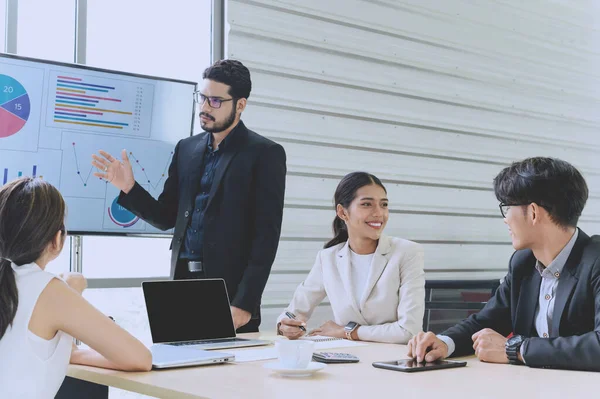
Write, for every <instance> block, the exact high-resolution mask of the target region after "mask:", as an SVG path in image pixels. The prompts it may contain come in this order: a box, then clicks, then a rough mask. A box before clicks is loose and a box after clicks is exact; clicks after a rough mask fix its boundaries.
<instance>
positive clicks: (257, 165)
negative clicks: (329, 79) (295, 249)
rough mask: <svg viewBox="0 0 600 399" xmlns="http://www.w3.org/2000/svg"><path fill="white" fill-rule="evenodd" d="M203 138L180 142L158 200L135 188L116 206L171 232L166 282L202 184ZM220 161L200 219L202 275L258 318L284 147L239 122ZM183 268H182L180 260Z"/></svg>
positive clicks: (275, 238) (275, 233)
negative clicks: (214, 280)
mask: <svg viewBox="0 0 600 399" xmlns="http://www.w3.org/2000/svg"><path fill="white" fill-rule="evenodd" d="M208 134H209V133H201V134H198V135H196V136H192V137H189V138H186V139H184V140H181V141H180V142H179V143H177V146H176V147H175V151H174V154H173V160H172V162H171V165H170V167H169V176H168V178H167V180H166V182H165V186H164V189H163V192H162V193H161V194H160V196H159V197H158V200H155V199H154V198H153V197H152V196H151V195H150V194H149V193H148V192H147V191H146V190H145V189H144V188H143V187H141V186H140V185H139V184H138V183H137V182H136V183H135V186H134V187H133V189H132V190H131V191H130V192H129V193H128V194H125V193H123V192H121V194H120V196H119V200H118V202H119V204H120V205H122V206H123V207H125V208H127V209H128V210H130V211H131V212H133V213H134V214H135V215H137V216H139V217H140V218H142V219H143V220H145V221H146V222H148V223H150V224H151V225H153V226H155V227H157V228H159V229H161V230H167V229H171V228H173V227H175V231H174V233H173V239H172V242H171V250H172V254H171V277H172V278H178V276H183V275H186V274H187V270H176V266H177V260H178V258H179V253H180V251H181V247H182V243H183V241H184V238H185V231H186V229H187V227H188V224H189V220H190V219H191V215H192V212H193V211H194V200H195V198H196V195H197V193H198V189H199V186H200V178H201V176H200V174H201V173H202V171H201V165H202V160H203V157H204V154H205V150H206V146H207V144H208ZM230 134H231V135H232V136H231V139H230V141H229V142H228V146H227V150H226V151H225V152H224V153H223V155H222V156H221V159H220V160H219V164H218V165H217V171H216V174H215V178H214V182H213V185H212V188H211V191H210V196H209V199H208V204H207V208H206V213H205V216H204V259H203V261H204V269H205V274H206V277H207V278H223V279H225V282H226V285H227V291H228V293H229V298H230V299H231V304H232V305H233V306H236V307H239V308H240V309H244V310H246V311H248V312H250V313H252V316H253V319H256V318H258V317H260V316H259V315H260V301H261V296H262V293H263V290H264V288H265V284H266V283H267V279H268V277H269V273H270V271H271V266H272V264H273V261H274V259H275V254H276V252H277V246H278V244H279V236H280V233H281V220H282V217H283V197H284V191H285V175H286V155H285V150H284V149H283V147H282V146H281V145H279V144H277V143H275V142H273V141H271V140H269V139H266V138H264V137H262V136H260V135H258V134H256V133H254V132H253V131H251V130H248V129H247V128H246V127H245V126H244V124H243V123H242V122H241V121H240V122H239V124H238V126H236V128H235V129H234V130H233V131H232V132H231V133H230ZM180 265H182V266H185V265H183V262H180Z"/></svg>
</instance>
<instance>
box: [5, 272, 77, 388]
mask: <svg viewBox="0 0 600 399" xmlns="http://www.w3.org/2000/svg"><path fill="white" fill-rule="evenodd" d="M12 267H13V270H14V273H15V278H16V282H17V290H18V292H19V306H18V307H17V314H16V316H15V319H14V321H13V324H12V327H8V329H7V330H6V333H5V334H4V336H3V337H2V338H0V398H11V399H12V398H15V399H16V398H23V399H25V398H36V399H38V398H42V399H43V398H48V399H51V398H54V397H55V396H56V393H57V392H58V390H59V388H60V386H61V384H62V382H63V380H64V378H65V375H66V374H67V367H68V365H69V359H70V358H71V348H72V344H73V338H71V336H69V335H68V334H66V333H64V332H62V331H59V332H58V333H57V334H56V335H55V336H54V338H52V339H51V340H49V341H48V340H45V339H43V338H40V337H38V336H37V335H35V334H33V333H32V332H31V331H29V319H30V318H31V314H32V313H33V309H34V308H35V305H36V303H37V300H38V298H39V296H40V294H41V293H42V291H43V290H44V289H45V288H46V286H47V285H48V283H49V282H50V281H51V280H52V279H53V278H54V277H56V276H54V275H53V274H51V273H48V272H45V271H43V270H42V269H40V267H39V266H38V265H36V264H35V263H31V264H28V265H23V266H16V265H14V264H13V265H12Z"/></svg>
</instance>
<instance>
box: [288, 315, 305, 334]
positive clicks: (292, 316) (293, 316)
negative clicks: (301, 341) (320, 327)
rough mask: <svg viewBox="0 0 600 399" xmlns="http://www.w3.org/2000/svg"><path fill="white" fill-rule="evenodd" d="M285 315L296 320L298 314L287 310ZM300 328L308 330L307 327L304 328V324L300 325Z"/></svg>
mask: <svg viewBox="0 0 600 399" xmlns="http://www.w3.org/2000/svg"><path fill="white" fill-rule="evenodd" d="M285 315H286V316H287V317H289V318H290V319H292V320H296V315H295V314H293V313H291V312H285ZM298 328H299V329H301V330H302V331H304V332H306V328H304V327H302V326H298Z"/></svg>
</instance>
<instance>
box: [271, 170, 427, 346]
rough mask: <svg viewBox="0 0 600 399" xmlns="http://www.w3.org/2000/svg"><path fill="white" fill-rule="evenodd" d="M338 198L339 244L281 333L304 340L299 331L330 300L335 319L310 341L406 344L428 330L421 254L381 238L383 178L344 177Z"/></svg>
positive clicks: (413, 246) (328, 250)
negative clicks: (318, 338)
mask: <svg viewBox="0 0 600 399" xmlns="http://www.w3.org/2000/svg"><path fill="white" fill-rule="evenodd" d="M334 199H335V204H336V213H337V215H336V217H335V219H334V221H333V230H334V234H335V237H334V238H333V239H332V240H331V241H329V242H328V243H327V244H326V245H325V249H323V250H321V251H319V253H318V254H317V259H316V261H315V264H314V266H313V268H312V270H311V271H310V273H309V274H308V277H307V278H306V280H305V281H304V282H303V283H302V284H300V286H298V288H297V289H296V292H295V293H294V297H293V298H292V302H291V303H290V304H289V306H288V307H287V309H286V311H285V312H284V313H283V314H282V315H281V316H279V319H278V323H277V331H278V333H279V334H280V335H284V336H286V337H288V338H289V339H297V338H300V337H301V336H303V335H304V334H305V332H304V331H303V330H302V329H301V328H300V327H303V328H304V326H306V322H307V321H308V319H309V318H310V316H311V314H312V312H313V310H314V309H315V307H316V306H317V305H319V303H320V302H321V301H322V300H323V299H324V298H325V297H328V298H329V302H330V303H331V308H332V310H333V316H334V320H333V321H328V322H327V323H325V324H323V325H322V326H321V327H319V328H317V329H315V330H313V331H311V332H310V333H309V334H312V335H324V336H330V337H337V338H346V339H352V340H361V341H376V342H389V343H397V344H405V343H407V342H408V340H409V339H411V338H412V337H413V336H414V335H416V334H417V333H418V332H420V331H421V330H422V323H423V315H424V313H425V275H424V271H423V249H422V247H421V246H420V245H419V244H417V243H415V242H412V241H408V240H404V239H402V238H395V237H388V236H386V235H384V234H383V230H384V228H385V226H386V223H387V221H388V216H389V210H388V199H387V192H386V189H385V187H384V186H383V184H382V183H381V181H380V180H379V179H378V178H377V177H375V176H373V175H371V174H368V173H365V172H354V173H351V174H349V175H347V176H345V177H344V178H343V179H342V181H341V182H340V183H339V185H338V187H337V189H336V192H335V197H334ZM286 312H289V313H291V314H292V315H295V317H296V319H295V320H294V319H291V318H289V317H288V316H287V315H286Z"/></svg>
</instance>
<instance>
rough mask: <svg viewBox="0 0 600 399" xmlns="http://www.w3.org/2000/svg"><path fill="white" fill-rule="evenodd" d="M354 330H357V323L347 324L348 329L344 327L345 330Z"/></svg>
mask: <svg viewBox="0 0 600 399" xmlns="http://www.w3.org/2000/svg"><path fill="white" fill-rule="evenodd" d="M354 328H356V323H355V322H353V321H351V322H349V323H348V324H346V327H344V330H346V331H352V330H354Z"/></svg>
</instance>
